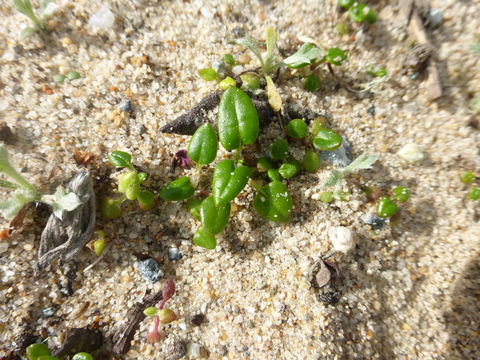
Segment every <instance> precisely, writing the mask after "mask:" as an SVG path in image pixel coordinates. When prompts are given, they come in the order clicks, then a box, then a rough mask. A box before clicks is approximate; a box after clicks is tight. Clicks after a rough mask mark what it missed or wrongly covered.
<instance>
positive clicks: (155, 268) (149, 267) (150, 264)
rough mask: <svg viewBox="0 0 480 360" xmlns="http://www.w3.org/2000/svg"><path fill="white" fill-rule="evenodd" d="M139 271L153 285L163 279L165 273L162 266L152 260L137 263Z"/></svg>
mask: <svg viewBox="0 0 480 360" xmlns="http://www.w3.org/2000/svg"><path fill="white" fill-rule="evenodd" d="M137 268H138V271H139V272H140V275H141V276H142V277H143V278H144V279H145V280H148V281H150V282H151V283H152V284H153V283H156V282H157V281H159V280H160V279H161V278H163V271H162V268H161V267H160V265H159V264H158V263H157V262H156V261H155V260H153V259H152V258H149V259H146V260H143V261H139V262H138V263H137Z"/></svg>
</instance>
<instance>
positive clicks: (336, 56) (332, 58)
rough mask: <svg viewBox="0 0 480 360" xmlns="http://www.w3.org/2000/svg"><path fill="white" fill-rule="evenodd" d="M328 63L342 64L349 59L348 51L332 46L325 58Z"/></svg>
mask: <svg viewBox="0 0 480 360" xmlns="http://www.w3.org/2000/svg"><path fill="white" fill-rule="evenodd" d="M323 60H324V61H325V62H326V63H329V64H332V65H336V66H340V65H342V64H343V63H344V62H345V61H347V53H346V52H345V51H343V50H341V49H339V48H330V49H328V50H327V55H325V57H324V59H323Z"/></svg>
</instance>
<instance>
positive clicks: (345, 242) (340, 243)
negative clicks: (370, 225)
mask: <svg viewBox="0 0 480 360" xmlns="http://www.w3.org/2000/svg"><path fill="white" fill-rule="evenodd" d="M328 237H329V238H330V241H331V242H332V245H333V249H334V250H335V251H337V252H343V253H347V252H348V251H350V250H351V249H353V247H354V246H355V239H354V236H353V232H352V231H351V230H350V229H349V228H346V227H345V226H332V227H331V228H330V229H329V230H328Z"/></svg>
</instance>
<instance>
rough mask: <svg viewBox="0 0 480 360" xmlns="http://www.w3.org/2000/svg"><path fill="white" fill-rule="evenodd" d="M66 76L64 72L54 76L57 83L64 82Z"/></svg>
mask: <svg viewBox="0 0 480 360" xmlns="http://www.w3.org/2000/svg"><path fill="white" fill-rule="evenodd" d="M65 78H66V76H65V75H63V74H57V75H54V76H53V81H55V82H56V83H57V84H59V83H62V82H63V80H65Z"/></svg>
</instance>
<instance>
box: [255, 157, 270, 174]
mask: <svg viewBox="0 0 480 360" xmlns="http://www.w3.org/2000/svg"><path fill="white" fill-rule="evenodd" d="M272 168H273V165H272V163H271V162H270V161H269V160H268V159H267V158H265V157H261V158H260V159H258V161H257V171H258V172H261V173H264V172H267V171H268V170H270V169H272Z"/></svg>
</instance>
